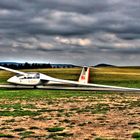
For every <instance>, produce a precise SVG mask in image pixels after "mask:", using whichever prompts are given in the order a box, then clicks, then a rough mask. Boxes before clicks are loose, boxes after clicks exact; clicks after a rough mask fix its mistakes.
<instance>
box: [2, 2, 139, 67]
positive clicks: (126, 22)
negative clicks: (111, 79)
mask: <svg viewBox="0 0 140 140" xmlns="http://www.w3.org/2000/svg"><path fill="white" fill-rule="evenodd" d="M0 61H17V62H26V61H28V62H46V63H48V62H50V63H73V64H79V65H95V64H97V63H111V64H115V65H140V63H139V61H140V0H0Z"/></svg>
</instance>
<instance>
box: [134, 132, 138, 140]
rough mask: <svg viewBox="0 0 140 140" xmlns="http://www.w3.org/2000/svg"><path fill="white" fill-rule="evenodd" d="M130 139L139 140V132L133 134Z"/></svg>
mask: <svg viewBox="0 0 140 140" xmlns="http://www.w3.org/2000/svg"><path fill="white" fill-rule="evenodd" d="M132 138H136V140H139V139H140V132H134V133H133V134H132Z"/></svg>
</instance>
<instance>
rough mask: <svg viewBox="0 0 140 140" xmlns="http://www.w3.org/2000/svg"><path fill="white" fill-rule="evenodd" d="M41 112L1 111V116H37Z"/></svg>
mask: <svg viewBox="0 0 140 140" xmlns="http://www.w3.org/2000/svg"><path fill="white" fill-rule="evenodd" d="M39 114H40V113H38V112H36V111H30V110H14V111H0V116H13V117H17V116H36V115H39Z"/></svg>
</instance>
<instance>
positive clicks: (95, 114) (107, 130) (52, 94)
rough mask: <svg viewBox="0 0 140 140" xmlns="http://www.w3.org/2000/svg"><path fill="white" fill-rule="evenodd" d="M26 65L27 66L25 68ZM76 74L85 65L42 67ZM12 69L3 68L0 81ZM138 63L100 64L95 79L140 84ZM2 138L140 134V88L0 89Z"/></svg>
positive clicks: (98, 138) (114, 138) (109, 138)
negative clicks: (135, 90)
mask: <svg viewBox="0 0 140 140" xmlns="http://www.w3.org/2000/svg"><path fill="white" fill-rule="evenodd" d="M24 71H26V70H24ZM30 71H38V72H42V73H45V74H48V75H50V76H54V77H57V78H63V79H70V80H77V79H78V77H79V73H80V68H75V69H37V70H30ZM12 75H13V74H12V73H9V72H5V71H0V84H5V83H6V79H7V78H9V77H10V76H12ZM139 81H140V75H139V69H137V68H96V69H92V70H91V76H90V82H91V83H100V84H110V85H119V86H127V87H139V88H140V84H139ZM0 139H4V140H5V139H13V140H16V139H17V140H18V139H27V140H34V139H35V140H36V139H37V140H38V139H43V140H44V139H50V140H53V139H54V140H63V139H64V140H127V139H128V140H131V139H132V140H133V139H134V140H139V139H140V94H139V93H133V92H131V93H130V92H129V93H125V92H94V91H64V90H38V89H28V90H27V89H23V90H22V89H19V90H14V89H0Z"/></svg>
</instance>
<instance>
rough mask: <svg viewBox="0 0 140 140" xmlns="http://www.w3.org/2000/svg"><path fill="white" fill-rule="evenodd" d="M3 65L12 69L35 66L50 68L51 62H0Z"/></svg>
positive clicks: (33, 67) (32, 67)
mask: <svg viewBox="0 0 140 140" xmlns="http://www.w3.org/2000/svg"><path fill="white" fill-rule="evenodd" d="M0 65H1V66H3V67H8V68H12V69H35V68H52V66H51V64H40V63H32V64H30V63H27V62H26V63H23V64H22V63H17V64H12V63H11V64H7V63H3V64H0Z"/></svg>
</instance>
